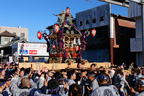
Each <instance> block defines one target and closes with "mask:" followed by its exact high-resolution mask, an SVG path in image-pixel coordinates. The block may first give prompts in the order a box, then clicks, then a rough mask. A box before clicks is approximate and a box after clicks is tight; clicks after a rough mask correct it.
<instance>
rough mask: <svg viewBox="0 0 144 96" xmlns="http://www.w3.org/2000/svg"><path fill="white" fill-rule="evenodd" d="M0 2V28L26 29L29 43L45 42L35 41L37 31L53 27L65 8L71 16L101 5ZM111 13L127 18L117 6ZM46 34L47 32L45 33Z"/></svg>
mask: <svg viewBox="0 0 144 96" xmlns="http://www.w3.org/2000/svg"><path fill="white" fill-rule="evenodd" d="M90 1H91V3H90V2H86V1H85V0H0V26H7V27H18V26H21V27H22V28H28V30H29V41H31V42H45V41H44V40H38V39H37V35H36V34H37V31H38V30H46V27H47V26H49V25H53V24H54V23H56V21H57V17H55V16H53V15H52V14H59V13H60V12H61V11H62V10H65V9H66V7H67V6H68V7H70V9H71V14H72V15H73V16H74V17H75V13H77V12H80V11H84V10H86V9H90V8H93V7H97V6H100V5H103V4H106V3H104V2H100V1H97V0H90ZM111 11H112V13H115V14H120V15H124V16H127V8H124V7H120V6H117V5H112V6H111ZM47 33H48V31H47Z"/></svg>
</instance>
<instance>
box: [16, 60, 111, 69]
mask: <svg viewBox="0 0 144 96" xmlns="http://www.w3.org/2000/svg"><path fill="white" fill-rule="evenodd" d="M91 64H93V62H91V63H85V67H86V68H90V65H91ZM94 64H96V65H97V66H96V67H97V68H99V67H100V66H103V67H105V68H108V67H110V66H111V63H110V62H102V63H99V62H94ZM22 67H24V68H29V67H32V68H33V69H34V70H39V69H41V68H42V67H47V68H48V69H49V70H60V69H65V68H68V67H69V68H77V63H72V64H71V65H68V64H67V63H43V62H32V63H29V62H22V63H19V68H22Z"/></svg>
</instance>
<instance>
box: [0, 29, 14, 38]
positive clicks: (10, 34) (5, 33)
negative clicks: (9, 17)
mask: <svg viewBox="0 0 144 96" xmlns="http://www.w3.org/2000/svg"><path fill="white" fill-rule="evenodd" d="M0 36H9V37H16V35H14V34H12V33H10V32H8V31H7V30H5V31H4V32H2V33H0Z"/></svg>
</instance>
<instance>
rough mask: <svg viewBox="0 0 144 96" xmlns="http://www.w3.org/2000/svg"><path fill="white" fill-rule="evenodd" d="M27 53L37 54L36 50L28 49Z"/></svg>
mask: <svg viewBox="0 0 144 96" xmlns="http://www.w3.org/2000/svg"><path fill="white" fill-rule="evenodd" d="M29 54H31V55H36V54H37V50H29Z"/></svg>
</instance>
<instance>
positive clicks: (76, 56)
mask: <svg viewBox="0 0 144 96" xmlns="http://www.w3.org/2000/svg"><path fill="white" fill-rule="evenodd" d="M54 15H55V14H54ZM55 16H57V17H58V20H57V23H56V24H54V25H53V28H52V30H49V31H50V33H49V34H47V33H46V31H38V32H37V37H38V39H42V38H44V39H45V40H46V42H47V52H49V56H50V57H49V63H65V62H67V63H69V64H70V63H71V62H74V63H78V62H81V61H82V62H84V61H85V60H83V59H82V53H83V51H85V49H86V40H87V38H88V35H90V32H89V31H88V30H87V31H86V32H81V31H80V30H79V29H78V28H77V27H76V26H75V25H74V24H73V22H72V18H73V16H72V15H71V10H70V8H69V7H67V8H66V11H62V12H61V13H60V14H58V15H55ZM95 35H96V30H95V29H92V31H91V36H93V37H94V36H95Z"/></svg>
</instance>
